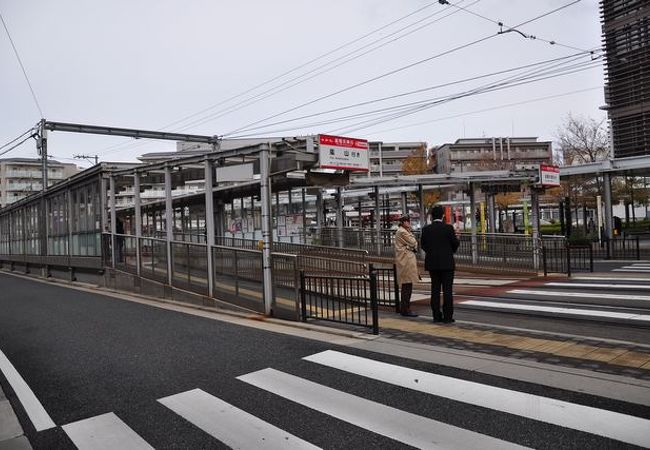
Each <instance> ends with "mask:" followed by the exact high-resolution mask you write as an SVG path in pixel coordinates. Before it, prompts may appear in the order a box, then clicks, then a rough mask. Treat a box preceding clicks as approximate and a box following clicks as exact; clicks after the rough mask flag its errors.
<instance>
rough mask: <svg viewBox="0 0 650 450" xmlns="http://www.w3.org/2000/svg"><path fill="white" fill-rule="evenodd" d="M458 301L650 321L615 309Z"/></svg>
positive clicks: (463, 303)
mask: <svg viewBox="0 0 650 450" xmlns="http://www.w3.org/2000/svg"><path fill="white" fill-rule="evenodd" d="M459 303H460V304H462V305H470V306H484V307H488V308H499V309H516V310H521V311H539V312H551V313H559V314H571V315H576V316H591V317H611V318H615V319H627V320H640V321H650V315H645V314H635V313H621V312H615V311H603V310H596V309H578V308H563V307H557V306H542V305H522V304H520V303H501V302H490V301H483V300H465V301H463V302H459Z"/></svg>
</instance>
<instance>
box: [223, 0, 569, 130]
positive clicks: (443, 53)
mask: <svg viewBox="0 0 650 450" xmlns="http://www.w3.org/2000/svg"><path fill="white" fill-rule="evenodd" d="M579 1H580V0H574V1H572V2H570V3H567V4H565V5H562V6H559V7H557V8H555V9H553V10H551V11H548V12H546V13H543V14H540V15H538V16H535V17H533V18H531V19H528V20H526V21H524V22H521V23H519V24H517V25H515V26H514V27H512V29H516V28H518V27H520V26H523V25H526V24H529V23H531V22H533V21H536V20H539V19H541V18H544V17H547V16H549V15H551V14H554V13H556V12H558V11H561V10H563V9H565V8H568V7H570V6H572V5H574V4H576V3H578V2H579ZM496 36H499V34H498V33H497V34H489V35H487V36H484V37H482V38H479V39H476V40H474V41H471V42H468V43H465V44H462V45H459V46H457V47H454V48H452V49H449V50H446V51H444V52H441V53H438V54H436V55H433V56H430V57H428V58H424V59H422V60H419V61H416V62H413V63H411V64H407V65H405V66H402V67H398V68H397V69H394V70H391V71H389V72H386V73H383V74H381V75H378V76H376V77H372V78H370V79H367V80H364V81H361V82H359V83H355V84H353V85H351V86H348V87H346V88H343V89H339V90H337V91H335V92H333V93H330V94H327V95H324V96H321V97H317V98H315V99H313V100H310V101H308V102H305V103H302V104H300V105H297V106H295V107H292V108H290V109H287V110H284V111H281V112H279V113H276V114H273V115H271V116H267V117H265V118H262V119H259V120H257V121H255V122H252V123H249V124H247V125H245V126H243V127H240V128H237V129H235V130H232V131H230V132H228V133H225V134H224V136H230V135H233V134H235V133H238V132H240V131H245V130H247V129H248V128H249V127H252V126H254V125H257V124H259V123H262V122H266V121H268V120H270V119H274V118H276V117H279V116H282V115H285V114H287V113H289V112H292V111H295V110H298V109H301V108H304V107H305V106H309V105H312V104H314V103H317V102H319V101H322V100H325V99H327V98H331V97H334V96H336V95H339V94H342V93H344V92H348V91H350V90H353V89H356V88H358V87H360V86H364V85H366V84H369V83H372V82H374V81H377V80H380V79H382V78H385V77H388V76H391V75H394V74H396V73H399V72H402V71H404V70H408V69H411V68H413V67H415V66H418V65H420V64H423V63H425V62H429V61H432V60H434V59H437V58H440V57H442V56H445V55H448V54H450V53H453V52H456V51H460V50H463V49H465V48H467V47H470V46H473V45H476V44H478V43H481V42H484V41H487V40H489V39H492V38H494V37H496Z"/></svg>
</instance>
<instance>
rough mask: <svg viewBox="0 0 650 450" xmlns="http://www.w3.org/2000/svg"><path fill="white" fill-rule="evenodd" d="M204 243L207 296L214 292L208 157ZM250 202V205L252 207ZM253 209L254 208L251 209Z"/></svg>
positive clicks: (213, 231)
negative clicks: (206, 268) (206, 263)
mask: <svg viewBox="0 0 650 450" xmlns="http://www.w3.org/2000/svg"><path fill="white" fill-rule="evenodd" d="M204 164H205V166H204V170H205V175H204V180H205V243H206V245H207V247H206V256H207V260H208V296H212V293H213V292H214V273H213V269H212V246H213V245H214V236H215V230H214V200H213V197H212V183H213V173H214V169H213V167H212V161H210V160H209V159H206V160H205V163H204ZM252 205H253V204H252V203H251V207H252ZM253 211H254V210H253ZM253 214H254V213H253Z"/></svg>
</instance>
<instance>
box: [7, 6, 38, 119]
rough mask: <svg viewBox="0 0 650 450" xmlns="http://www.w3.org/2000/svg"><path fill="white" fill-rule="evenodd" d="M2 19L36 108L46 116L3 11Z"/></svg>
mask: <svg viewBox="0 0 650 450" xmlns="http://www.w3.org/2000/svg"><path fill="white" fill-rule="evenodd" d="M0 21H2V26H3V27H4V29H5V31H6V32H7V37H8V38H9V42H10V43H11V47H12V48H13V49H14V54H15V55H16V59H17V60H18V64H19V65H20V68H21V70H22V71H23V75H24V76H25V80H26V81H27V86H29V91H30V92H31V93H32V98H33V99H34V103H35V104H36V108H37V109H38V112H39V113H40V114H41V117H44V114H43V109H42V108H41V105H40V103H39V102H38V98H36V93H35V92H34V88H33V87H32V83H31V81H29V77H28V76H27V71H26V70H25V66H24V65H23V61H22V59H21V58H20V53H18V49H17V48H16V45H15V44H14V40H13V39H12V38H11V33H9V28H8V27H7V24H6V23H5V19H4V17H2V13H0Z"/></svg>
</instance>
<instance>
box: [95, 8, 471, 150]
mask: <svg viewBox="0 0 650 450" xmlns="http://www.w3.org/2000/svg"><path fill="white" fill-rule="evenodd" d="M464 1H465V0H460V1H459V2H457V3H456V4H460V3H463V2H464ZM479 1H481V0H475V1H473V2H472V3H471V4H470V5H469V6H472V5H474V4H476V3H478V2H479ZM436 3H437V2H432V3H431V4H429V5H425V6H424V7H421V8H418V9H417V10H415V11H413V12H412V13H410V14H407V15H405V16H402V17H401V18H399V19H396V20H394V21H392V22H390V23H388V24H386V25H384V26H382V27H379V28H377V29H375V30H373V31H371V32H369V33H366V34H364V35H363V36H361V37H359V38H356V39H354V40H352V41H350V42H348V43H346V44H343V45H341V46H339V47H337V48H335V49H333V50H331V51H329V52H326V53H324V54H322V55H320V56H318V57H316V58H313V59H311V60H309V61H307V62H306V63H303V64H301V65H299V66H297V67H294V68H293V69H291V70H289V71H286V72H284V73H283V74H281V75H278V76H276V77H274V78H271V79H270V80H267V81H265V82H264V83H261V84H258V85H256V86H254V87H252V88H250V89H248V90H246V91H243V92H241V93H240V94H237V95H235V96H232V97H230V98H228V99H226V100H224V101H222V102H219V103H217V104H215V105H212V106H210V107H208V108H205V109H203V110H201V111H199V112H198V113H194V114H191V115H189V116H186V117H184V118H182V119H179V120H177V121H174V122H171V123H170V124H168V125H165V126H164V127H162V128H161V130H164V129H167V128H169V127H171V126H173V125H176V124H179V123H182V122H184V121H186V120H188V119H190V118H193V117H196V116H198V115H201V114H202V113H205V112H207V111H210V110H212V109H214V108H216V107H218V106H221V105H223V104H225V103H227V102H229V101H230V100H234V99H236V98H239V97H242V96H244V95H245V94H247V93H249V92H252V91H254V90H256V89H258V88H260V87H262V86H265V85H267V84H270V83H272V82H273V81H276V80H279V79H281V78H283V77H284V76H286V75H288V74H291V73H293V72H297V71H298V70H300V69H302V68H304V67H307V66H308V65H310V64H312V63H314V62H316V61H318V60H321V59H324V58H326V57H327V56H330V55H332V54H334V53H336V52H337V51H339V50H342V49H344V48H346V47H349V46H350V45H352V44H355V43H357V42H359V41H361V40H363V39H365V38H367V37H369V36H371V35H372V34H375V33H377V32H379V31H381V30H383V29H385V28H388V27H389V26H392V25H394V24H396V23H398V22H400V21H402V20H404V19H406V18H408V17H411V16H413V15H415V14H417V13H418V12H421V11H422V10H424V9H427V8H429V7H431V6H434V5H435V4H436ZM449 9H450V8H445V9H443V10H441V11H436V12H435V13H433V14H430V15H427V16H426V17H424V18H421V19H419V20H417V21H415V22H413V23H410V24H408V25H406V26H404V27H402V28H400V29H398V30H396V31H393V32H391V33H390V34H388V35H386V36H383V37H381V38H379V39H375V40H374V41H371V42H370V43H368V44H365V45H363V46H362V47H359V48H357V49H355V50H353V51H351V52H348V53H346V54H344V55H342V56H338V57H336V58H335V59H333V60H330V61H327V62H326V63H324V64H321V65H319V66H317V67H316V68H313V69H311V70H309V71H307V72H304V73H302V74H300V75H298V76H296V77H293V78H291V79H289V80H286V81H284V82H282V83H281V84H279V85H276V86H274V87H272V88H270V89H267V90H265V91H262V92H260V93H257V94H255V95H253V96H251V97H248V98H246V99H244V100H242V101H240V102H237V103H235V104H233V105H230V106H227V107H225V108H222V109H220V110H218V111H216V112H213V113H211V114H209V115H207V116H204V117H200V118H197V119H196V120H194V121H191V122H189V123H187V124H185V125H183V126H182V127H181V128H176V129H175V131H177V132H180V131H185V130H188V129H191V128H195V127H197V126H200V125H203V124H205V123H208V122H211V121H213V120H215V119H218V118H220V117H223V116H225V115H227V114H231V113H233V112H235V111H238V110H240V109H242V108H245V107H248V106H250V105H252V104H255V103H258V102H259V101H262V100H265V99H267V98H269V97H272V96H274V95H277V94H279V93H281V92H284V91H286V90H288V89H290V88H293V87H295V86H298V85H300V84H303V83H305V82H307V81H309V80H311V79H314V78H316V77H318V76H320V75H323V74H325V73H327V72H330V71H332V70H334V69H336V68H338V67H340V66H342V65H344V64H347V63H349V62H351V61H354V60H356V59H358V58H360V57H362V56H365V55H367V54H369V53H371V52H374V51H376V50H378V49H380V48H382V47H384V46H386V45H388V44H391V43H393V42H396V41H397V40H399V39H402V38H404V37H406V36H409V35H411V34H413V33H415V32H417V31H420V30H422V29H423V28H425V27H428V26H431V25H433V24H435V23H438V22H439V21H441V20H443V19H445V18H446V17H449V16H450V15H452V14H455V13H457V12H458V11H454V12H452V13H451V14H447V15H445V16H443V17H441V18H439V19H436V20H433V21H430V22H427V23H425V24H423V25H421V26H420V27H418V28H415V29H413V30H410V31H408V32H406V33H403V34H402V35H399V36H397V37H395V38H393V39H390V40H388V41H386V40H387V39H388V38H390V37H392V36H395V35H396V34H398V33H400V32H402V31H404V30H408V29H409V28H412V27H414V26H415V25H418V24H421V23H422V22H424V21H426V20H428V19H430V18H432V17H435V16H437V15H440V14H442V13H444V12H445V11H447V10H449ZM381 41H386V42H383V43H381ZM377 43H380V44H379V45H376V46H375V47H373V48H370V49H369V50H367V51H365V52H363V53H359V52H360V51H362V50H364V49H366V48H368V47H370V46H372V45H374V44H377ZM346 58H347V59H346ZM339 61H341V62H339ZM336 62H338V64H334V65H332V64H333V63H336ZM321 69H325V70H321ZM315 72H316V73H315ZM311 74H313V75H312V76H309V77H308V78H305V77H307V76H308V75H311ZM287 85H288V86H287ZM141 145H145V144H144V143H139V145H133V142H127V143H119V144H115V145H113V146H110V147H107V148H106V149H104V151H102V154H107V153H112V152H114V151H119V150H123V149H125V148H126V147H136V146H141Z"/></svg>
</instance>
